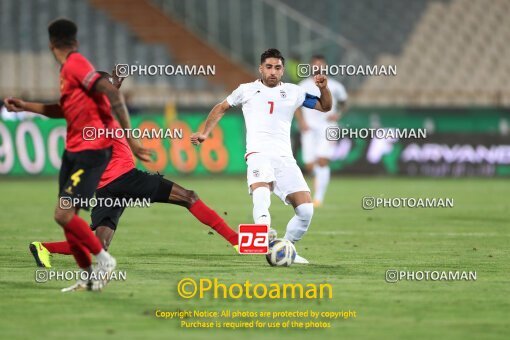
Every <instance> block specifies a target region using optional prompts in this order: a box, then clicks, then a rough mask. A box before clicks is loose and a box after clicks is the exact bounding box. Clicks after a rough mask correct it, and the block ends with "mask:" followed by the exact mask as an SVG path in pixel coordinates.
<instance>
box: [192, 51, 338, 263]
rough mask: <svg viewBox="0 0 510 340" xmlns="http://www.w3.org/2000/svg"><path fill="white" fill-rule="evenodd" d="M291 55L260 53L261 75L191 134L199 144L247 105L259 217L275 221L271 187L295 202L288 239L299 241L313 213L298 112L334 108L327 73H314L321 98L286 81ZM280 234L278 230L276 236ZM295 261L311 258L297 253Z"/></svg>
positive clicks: (250, 159)
mask: <svg viewBox="0 0 510 340" xmlns="http://www.w3.org/2000/svg"><path fill="white" fill-rule="evenodd" d="M284 66H285V59H284V57H283V56H282V54H281V53H280V51H278V50H277V49H274V48H272V49H268V50H267V51H265V52H264V53H262V55H261V56H260V66H259V72H260V75H261V78H260V79H257V80H256V81H254V82H251V83H245V84H241V85H239V87H238V88H237V89H236V90H235V91H234V92H232V94H230V95H229V96H228V97H227V98H226V99H225V100H224V101H222V102H221V103H219V104H216V106H214V108H213V109H212V110H211V112H210V113H209V116H208V117H207V120H206V122H205V127H204V129H203V131H202V132H197V133H194V134H193V135H192V136H191V141H192V143H193V144H200V143H202V142H203V141H205V140H206V139H207V137H208V136H209V135H210V133H211V132H212V130H213V129H214V127H215V126H216V124H218V122H219V121H220V119H221V118H222V117H223V115H224V114H225V112H226V111H227V110H229V109H230V108H231V107H234V106H238V105H241V106H242V110H243V116H244V121H245V125H246V154H245V156H244V157H245V159H246V163H247V165H248V170H247V171H248V172H247V179H248V187H249V192H250V193H251V194H252V199H253V220H254V222H255V223H257V224H267V225H268V226H271V217H270V214H269V206H270V205H271V192H274V193H275V194H276V195H277V196H278V197H279V198H280V199H281V200H282V201H283V202H284V203H285V204H292V206H293V207H294V211H295V215H294V217H292V218H291V220H290V221H289V223H288V224H287V232H286V234H285V238H286V239H288V240H290V241H291V242H296V241H299V240H300V239H301V238H302V236H303V235H304V234H305V233H306V231H307V230H308V227H309V226H310V222H311V220H312V216H313V204H312V198H311V196H310V189H309V188H308V185H307V184H306V181H305V179H304V178H303V174H302V173H301V169H299V167H298V166H297V164H296V160H295V159H294V156H293V154H292V148H291V143H290V127H291V123H292V118H293V117H294V112H295V111H296V109H297V108H298V107H301V106H305V107H308V108H310V109H315V110H319V111H323V112H327V111H329V110H331V93H330V91H329V89H328V86H327V84H328V82H327V79H326V77H325V76H324V75H316V76H314V80H315V85H316V86H317V88H318V90H319V94H320V97H317V96H314V95H311V94H309V93H306V91H305V90H304V89H303V88H301V87H299V86H297V85H294V84H289V83H283V82H281V78H282V76H283V72H284ZM273 237H275V235H274V236H273ZM294 263H301V264H306V263H308V261H307V260H306V259H304V258H303V257H301V256H299V255H297V256H296V259H295V262H294Z"/></svg>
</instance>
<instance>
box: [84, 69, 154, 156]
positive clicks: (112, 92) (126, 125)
mask: <svg viewBox="0 0 510 340" xmlns="http://www.w3.org/2000/svg"><path fill="white" fill-rule="evenodd" d="M94 90H95V91H97V92H100V93H103V94H104V95H106V97H108V100H109V101H110V105H111V107H112V111H113V113H114V114H115V116H116V118H117V120H118V121H119V124H120V126H121V127H122V128H123V129H131V121H130V119H129V113H128V110H127V107H126V102H125V101H124V97H123V96H122V94H121V93H120V91H119V90H118V89H117V88H116V87H115V86H114V85H112V83H110V82H109V81H108V80H106V79H105V78H100V79H99V80H98V81H96V83H95V85H94ZM126 139H127V141H128V143H129V146H130V147H131V151H132V152H133V154H134V155H135V156H136V157H137V158H139V159H140V160H142V161H145V162H149V161H150V160H151V158H150V156H151V151H150V150H149V149H147V148H144V147H143V146H142V144H141V143H140V140H138V139H136V138H133V137H132V136H131V135H129V138H126Z"/></svg>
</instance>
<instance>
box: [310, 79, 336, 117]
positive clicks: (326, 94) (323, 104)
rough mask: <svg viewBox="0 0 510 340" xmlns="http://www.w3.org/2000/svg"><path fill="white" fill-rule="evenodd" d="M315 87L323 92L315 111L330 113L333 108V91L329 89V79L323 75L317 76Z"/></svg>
mask: <svg viewBox="0 0 510 340" xmlns="http://www.w3.org/2000/svg"><path fill="white" fill-rule="evenodd" d="M313 78H314V81H315V85H317V87H318V88H319V90H320V91H321V95H320V98H319V99H318V100H317V103H316V104H315V107H314V109H315V110H318V111H322V112H328V111H330V110H331V107H332V106H333V98H332V97H331V91H330V90H329V88H328V79H327V78H326V76H325V75H323V74H318V75H315V76H314V77H313Z"/></svg>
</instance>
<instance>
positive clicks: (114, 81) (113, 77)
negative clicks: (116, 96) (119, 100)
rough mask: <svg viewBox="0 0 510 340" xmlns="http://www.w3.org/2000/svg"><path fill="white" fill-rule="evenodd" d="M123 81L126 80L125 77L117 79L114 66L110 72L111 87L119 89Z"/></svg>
mask: <svg viewBox="0 0 510 340" xmlns="http://www.w3.org/2000/svg"><path fill="white" fill-rule="evenodd" d="M124 79H126V77H119V75H118V74H117V65H115V67H114V68H113V70H112V81H113V85H114V86H115V87H116V88H120V86H121V85H122V82H123V81H124Z"/></svg>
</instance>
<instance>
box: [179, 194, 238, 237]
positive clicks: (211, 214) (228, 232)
mask: <svg viewBox="0 0 510 340" xmlns="http://www.w3.org/2000/svg"><path fill="white" fill-rule="evenodd" d="M189 211H190V213H191V214H193V216H195V217H196V218H197V220H199V221H200V222H202V223H203V224H206V225H208V226H209V227H211V228H213V229H214V230H216V232H218V234H220V235H221V236H223V238H224V239H225V240H227V241H228V242H230V244H231V245H233V246H235V245H237V241H238V236H237V233H236V232H235V231H234V230H232V229H231V228H230V227H229V226H228V225H227V223H226V222H225V221H224V220H223V219H222V218H221V217H220V216H219V215H218V214H217V213H216V212H215V211H214V210H212V209H211V208H209V207H208V206H207V205H205V204H204V202H202V201H201V200H198V201H196V202H195V204H193V205H192V206H191V208H189Z"/></svg>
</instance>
